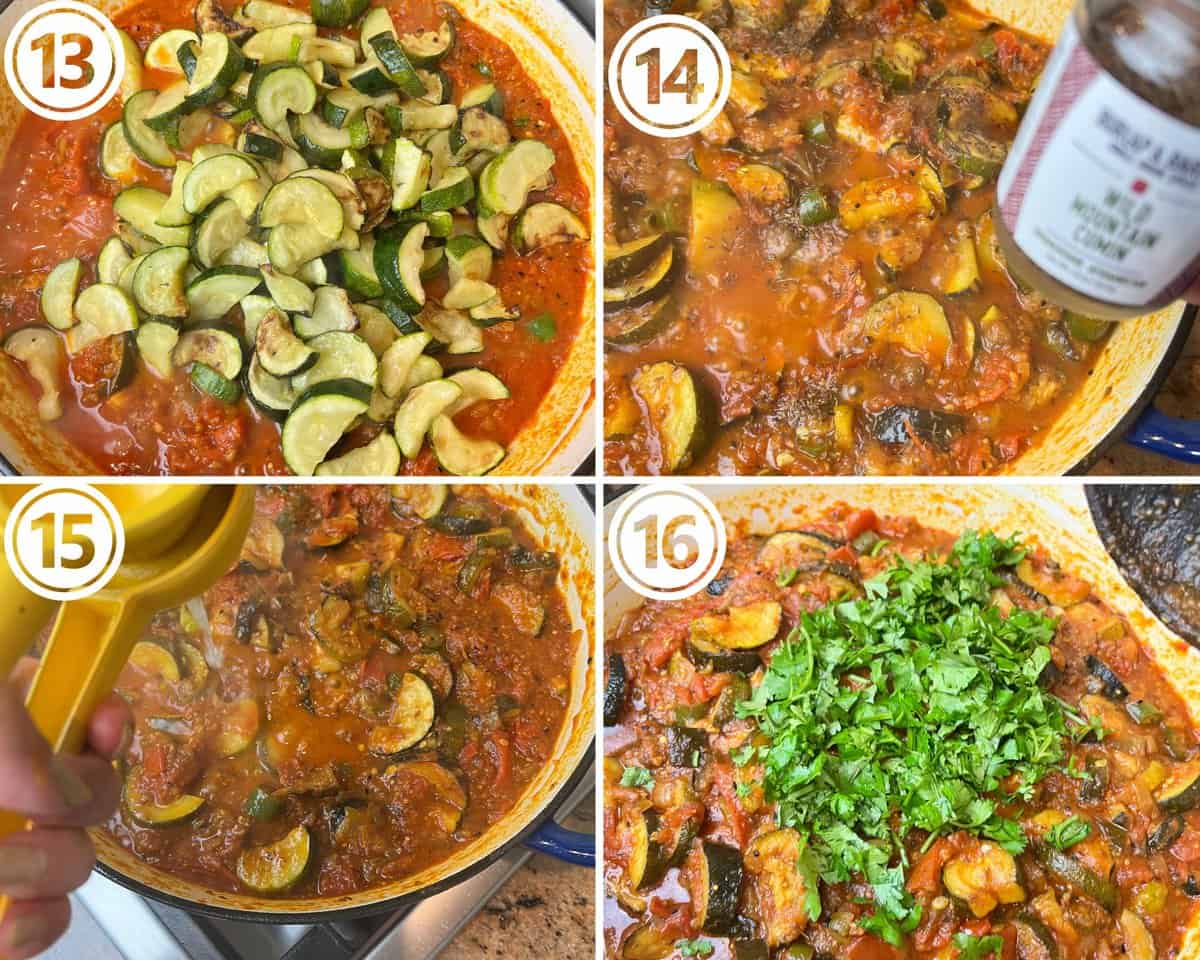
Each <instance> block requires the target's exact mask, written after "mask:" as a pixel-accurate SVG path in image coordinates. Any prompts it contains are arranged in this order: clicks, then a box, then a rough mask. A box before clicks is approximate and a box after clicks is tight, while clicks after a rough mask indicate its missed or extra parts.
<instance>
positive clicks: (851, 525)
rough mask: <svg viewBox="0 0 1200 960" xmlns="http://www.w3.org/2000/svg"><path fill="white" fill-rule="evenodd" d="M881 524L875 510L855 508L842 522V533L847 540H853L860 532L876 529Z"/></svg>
mask: <svg viewBox="0 0 1200 960" xmlns="http://www.w3.org/2000/svg"><path fill="white" fill-rule="evenodd" d="M878 524H879V518H878V517H877V516H875V511H874V510H855V511H854V512H853V513H852V514H850V516H848V517H847V518H846V520H845V522H844V523H843V524H842V533H843V536H844V537H845V538H846V539H847V540H853V539H854V538H855V537H857V536H858V535H859V534H860V533H865V532H866V531H867V530H874V529H875V528H876V526H878Z"/></svg>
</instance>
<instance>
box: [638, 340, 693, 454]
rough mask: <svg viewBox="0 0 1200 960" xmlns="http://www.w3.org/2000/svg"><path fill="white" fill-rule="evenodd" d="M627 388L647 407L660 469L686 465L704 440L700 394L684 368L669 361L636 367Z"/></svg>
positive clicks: (690, 375)
mask: <svg viewBox="0 0 1200 960" xmlns="http://www.w3.org/2000/svg"><path fill="white" fill-rule="evenodd" d="M630 387H631V388H632V390H633V392H634V394H635V395H636V396H638V397H639V398H640V399H641V401H642V403H643V404H644V405H645V407H646V413H647V416H648V417H649V419H650V426H651V429H652V430H653V431H654V433H655V434H656V435H657V437H658V444H659V449H660V451H661V452H662V469H663V471H664V472H666V473H675V472H677V471H679V470H683V469H685V468H686V467H688V466H689V465H690V464H691V463H692V460H693V459H694V458H695V456H696V455H697V453H698V452H699V450H700V448H701V447H702V445H703V443H704V433H705V422H704V421H705V416H704V411H703V406H702V404H703V400H702V394H701V393H700V387H699V386H698V385H697V383H696V381H695V379H694V378H693V377H692V374H691V373H690V372H689V371H688V370H687V368H685V367H682V366H680V365H679V364H676V363H671V362H670V361H666V360H663V361H659V362H658V363H652V364H648V365H646V366H643V367H639V368H638V369H637V370H636V371H635V372H634V374H633V377H632V379H631V380H630Z"/></svg>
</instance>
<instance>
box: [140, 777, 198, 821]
mask: <svg viewBox="0 0 1200 960" xmlns="http://www.w3.org/2000/svg"><path fill="white" fill-rule="evenodd" d="M139 777H140V769H139V768H138V767H134V768H133V770H131V771H130V772H129V777H128V778H127V779H126V781H125V791H124V794H123V800H124V802H125V809H126V810H128V811H129V813H130V814H131V815H132V817H133V819H134V820H136V821H137V822H138V823H140V824H142V825H143V826H146V827H166V826H169V825H171V824H175V823H182V822H183V821H185V820H187V819H188V818H189V817H191V816H192V815H193V814H195V813H196V811H197V810H199V809H200V808H201V807H202V806H204V798H203V797H196V796H192V795H191V794H186V793H185V794H183V795H182V796H180V797H178V798H177V799H175V800H172V801H171V802H170V803H164V804H161V805H160V804H156V803H154V802H153V801H150V800H143V799H141V798H139V797H137V796H135V795H134V791H133V790H132V789H131V784H132V783H133V782H134V781H135V780H136V779H138V778H139Z"/></svg>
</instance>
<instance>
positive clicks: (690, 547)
mask: <svg viewBox="0 0 1200 960" xmlns="http://www.w3.org/2000/svg"><path fill="white" fill-rule="evenodd" d="M608 554H609V557H610V558H611V560H612V565H613V569H614V570H615V571H616V573H617V576H618V577H620V578H621V580H622V581H623V582H624V583H625V584H626V586H628V587H629V588H630V589H631V590H633V591H634V592H635V593H638V594H640V595H641V596H643V597H649V598H650V599H653V600H682V599H684V598H685V597H690V596H691V595H692V594H694V593H698V592H699V591H700V590H703V589H704V588H705V587H706V586H707V585H708V584H709V582H710V581H711V580H712V578H713V577H715V576H716V575H717V574H718V573H719V572H720V570H721V564H722V563H724V562H725V523H724V521H723V520H722V519H721V515H720V514H719V513H718V512H717V508H716V507H715V506H714V505H713V502H712V501H711V500H709V499H708V497H706V496H705V495H704V494H703V493H701V492H700V491H699V490H696V489H694V488H692V487H686V486H683V485H682V484H662V483H655V484H654V485H653V486H643V487H639V488H638V489H637V490H635V491H634V492H633V493H630V494H628V495H627V496H626V497H625V498H624V499H622V500H621V501H620V502H619V503H618V505H617V509H616V513H614V514H613V518H612V523H611V524H610V525H609V528H608Z"/></svg>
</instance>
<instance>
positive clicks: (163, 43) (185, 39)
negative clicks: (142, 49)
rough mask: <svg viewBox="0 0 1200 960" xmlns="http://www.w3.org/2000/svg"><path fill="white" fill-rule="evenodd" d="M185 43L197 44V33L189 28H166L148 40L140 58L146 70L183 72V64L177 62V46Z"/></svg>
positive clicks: (198, 38)
mask: <svg viewBox="0 0 1200 960" xmlns="http://www.w3.org/2000/svg"><path fill="white" fill-rule="evenodd" d="M185 43H194V44H197V45H199V43H200V36H199V34H196V33H193V32H192V31H191V30H167V31H165V32H164V33H160V34H159V35H158V36H157V37H155V38H154V39H153V40H151V41H150V46H148V47H147V48H146V54H145V56H144V57H143V59H142V63H143V64H145V66H146V69H147V70H161V71H163V72H164V73H177V74H180V75H182V74H183V66H182V65H181V64H180V62H179V48H180V47H182V46H183V45H184V44H185Z"/></svg>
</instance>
